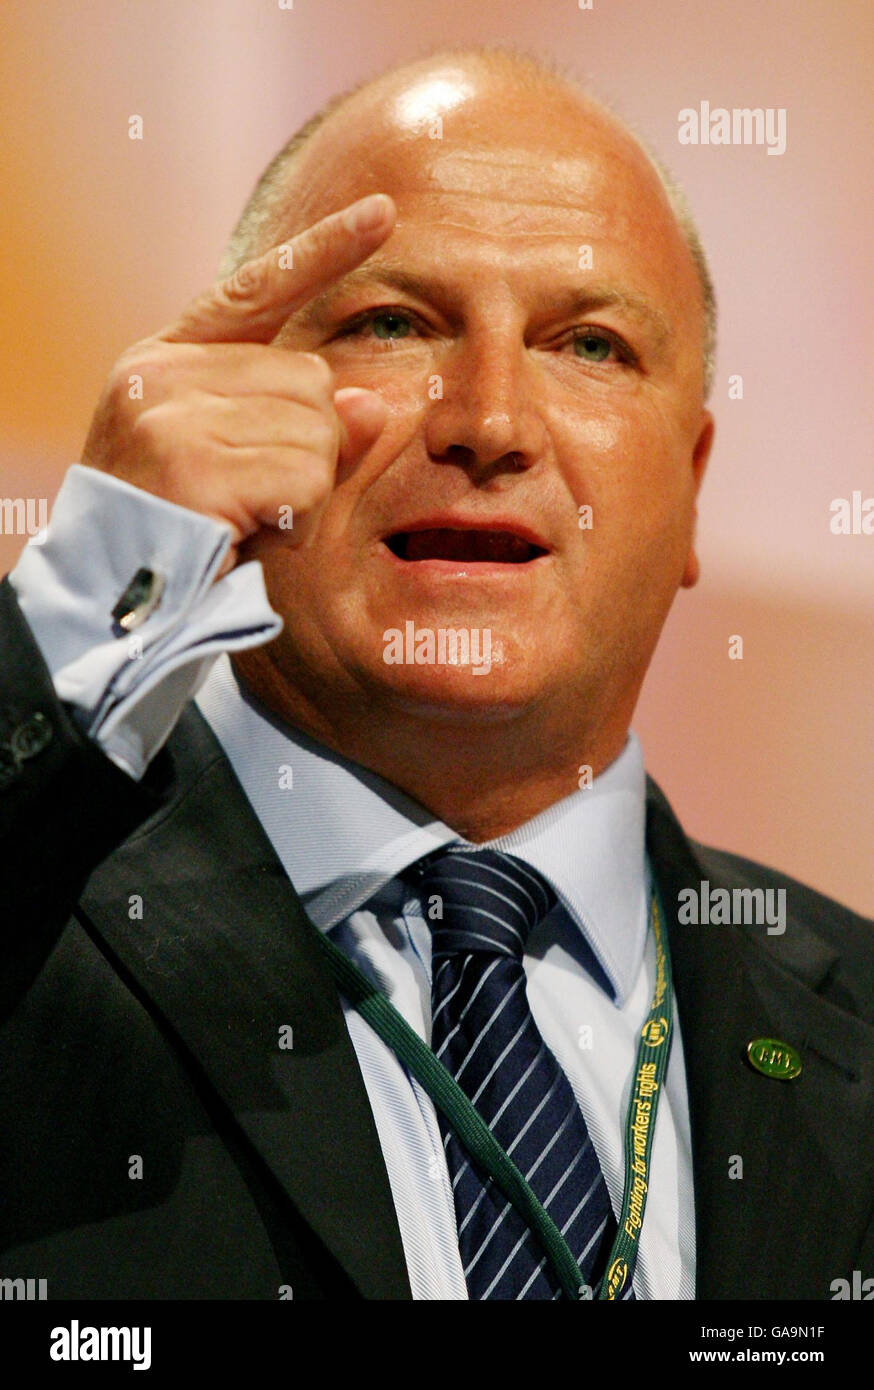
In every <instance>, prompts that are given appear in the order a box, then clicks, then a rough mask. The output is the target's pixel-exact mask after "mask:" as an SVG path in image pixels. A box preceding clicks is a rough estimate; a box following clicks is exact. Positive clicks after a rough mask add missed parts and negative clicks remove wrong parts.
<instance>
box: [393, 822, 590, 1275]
mask: <svg viewBox="0 0 874 1390" xmlns="http://www.w3.org/2000/svg"><path fill="white" fill-rule="evenodd" d="M419 872H420V874H421V888H420V891H421V896H422V903H423V906H424V907H425V910H426V914H427V918H428V921H429V925H430V926H431V928H432V933H433V975H432V986H431V1006H432V1031H431V1047H432V1049H433V1051H434V1052H435V1053H436V1054H437V1056H438V1057H439V1058H440V1060H441V1062H442V1063H443V1064H444V1066H445V1067H447V1068H448V1070H449V1071H450V1072H451V1073H452V1075H453V1076H454V1077H455V1079H456V1081H457V1082H458V1084H459V1085H460V1086H461V1088H462V1089H463V1090H464V1092H465V1093H466V1095H467V1096H468V1098H469V1100H470V1101H471V1102H472V1103H473V1105H475V1106H476V1108H477V1110H478V1111H479V1112H480V1114H481V1115H482V1117H483V1119H484V1120H485V1121H486V1123H487V1124H488V1126H489V1128H490V1129H491V1130H492V1133H493V1134H494V1135H495V1138H496V1139H497V1140H498V1142H499V1143H500V1144H501V1145H502V1146H503V1148H504V1150H505V1151H506V1153H508V1154H509V1156H510V1158H512V1160H513V1162H514V1163H515V1164H516V1166H517V1168H519V1169H520V1170H521V1171H522V1173H523V1174H524V1175H525V1177H526V1178H527V1180H528V1183H529V1185H530V1186H531V1187H532V1188H533V1190H534V1192H535V1194H536V1195H537V1197H538V1198H539V1200H540V1202H541V1204H542V1205H543V1206H544V1207H545V1208H546V1210H547V1212H548V1213H549V1215H550V1216H551V1217H552V1219H553V1221H554V1222H555V1224H556V1225H557V1226H558V1228H559V1230H560V1231H561V1232H562V1234H563V1235H564V1237H565V1240H566V1241H567V1243H568V1245H569V1246H570V1248H571V1251H572V1252H573V1254H574V1256H575V1257H576V1259H577V1261H578V1263H579V1265H580V1269H581V1271H582V1277H581V1282H583V1281H585V1282H586V1283H587V1284H589V1285H590V1287H592V1288H594V1286H595V1285H596V1283H597V1281H598V1280H599V1279H600V1277H601V1275H602V1273H603V1269H604V1264H605V1262H606V1260H607V1256H608V1254H609V1251H610V1248H611V1246H612V1242H613V1239H614V1237H615V1233H616V1222H615V1219H614V1217H613V1213H612V1211H611V1209H610V1199H609V1197H608V1194H607V1188H606V1184H605V1182H604V1177H603V1174H602V1172H601V1168H600V1165H599V1163H598V1159H597V1156H596V1154H595V1150H594V1148H593V1146H592V1141H591V1139H590V1138H589V1134H588V1130H587V1129H586V1123H585V1120H584V1119H583V1116H582V1114H581V1112H580V1109H579V1106H578V1105H577V1103H576V1100H575V1098H574V1094H573V1092H572V1090H571V1087H570V1084H569V1082H568V1080H567V1078H566V1076H565V1074H564V1072H563V1071H562V1070H561V1068H560V1067H559V1065H558V1063H557V1062H556V1060H555V1057H554V1056H553V1054H552V1053H551V1052H550V1050H549V1048H548V1047H547V1046H546V1044H545V1042H544V1041H543V1038H542V1037H541V1036H540V1033H539V1032H538V1030H537V1025H536V1024H535V1022H534V1019H533V1017H532V1014H531V1010H530V1008H529V1006H528V998H527V995H526V992H525V970H524V966H523V963H522V958H523V953H524V950H525V943H526V941H527V939H528V935H529V933H530V932H531V930H532V929H533V928H534V926H535V925H536V923H537V922H539V921H540V920H541V919H542V918H543V917H544V916H545V915H546V913H547V912H549V911H550V910H551V909H552V907H553V906H554V904H555V901H556V899H555V895H554V893H553V892H552V889H551V888H550V887H549V886H548V884H547V883H546V882H545V881H544V880H543V879H542V878H541V877H540V876H539V875H538V874H537V873H535V871H534V870H533V869H530V868H528V866H527V865H525V864H523V863H522V862H521V861H520V860H518V859H516V858H514V857H513V856H511V855H509V854H503V853H499V852H498V851H497V850H490V849H483V850H475V849H468V848H466V847H464V846H455V847H452V848H449V849H446V850H441V851H440V852H439V854H437V855H433V856H429V857H428V858H426V859H425V860H423V861H421V864H420V866H419ZM435 899H437V900H439V902H440V904H441V905H442V914H443V915H442V919H441V918H440V917H439V911H440V908H439V907H438V906H437V903H436V902H435ZM439 1119H440V1127H441V1131H442V1134H443V1142H444V1147H445V1150H446V1160H447V1164H448V1168H449V1175H450V1178H451V1180H452V1189H453V1195H454V1199H455V1214H456V1220H457V1225H458V1242H459V1249H460V1251H461V1258H462V1263H463V1265H464V1276H465V1279H466V1281H467V1287H468V1292H469V1294H470V1297H471V1298H472V1299H521V1298H525V1299H528V1298H537V1299H550V1298H551V1299H557V1298H559V1297H560V1296H561V1288H560V1285H559V1283H558V1280H557V1278H556V1276H555V1274H554V1272H553V1270H552V1268H551V1266H550V1265H549V1264H548V1263H547V1260H546V1257H545V1255H544V1253H543V1250H542V1247H541V1246H540V1244H539V1242H538V1241H537V1239H536V1237H535V1236H533V1235H532V1234H531V1232H530V1230H529V1229H528V1226H527V1225H526V1223H525V1222H524V1221H523V1219H522V1217H521V1216H519V1214H518V1213H517V1212H516V1210H515V1209H514V1208H513V1207H512V1206H511V1205H510V1204H509V1203H508V1202H507V1200H506V1198H505V1197H504V1195H503V1193H502V1192H501V1191H500V1190H499V1188H497V1187H496V1186H495V1184H494V1183H493V1181H492V1179H491V1178H489V1177H487V1176H486V1175H485V1174H481V1173H480V1172H479V1171H478V1170H477V1169H476V1168H474V1167H473V1166H472V1165H471V1163H470V1160H469V1159H468V1157H467V1155H466V1153H465V1151H464V1149H462V1147H461V1145H460V1144H459V1142H458V1140H457V1139H456V1138H455V1135H454V1134H453V1133H452V1131H451V1130H450V1129H449V1128H448V1126H447V1124H446V1122H445V1120H444V1119H443V1117H442V1115H441V1116H439Z"/></svg>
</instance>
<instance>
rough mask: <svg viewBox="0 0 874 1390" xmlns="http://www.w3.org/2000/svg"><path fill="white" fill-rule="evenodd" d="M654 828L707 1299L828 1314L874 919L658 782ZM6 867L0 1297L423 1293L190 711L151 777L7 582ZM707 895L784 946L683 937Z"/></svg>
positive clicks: (849, 1254) (256, 827) (357, 1084)
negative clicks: (696, 822) (733, 894)
mask: <svg viewBox="0 0 874 1390" xmlns="http://www.w3.org/2000/svg"><path fill="white" fill-rule="evenodd" d="M828 832H829V828H828V827H826V828H825V830H824V833H828ZM647 835H648V846H649V853H650V856H651V862H652V864H653V867H654V871H655V874H656V877H657V880H658V883H659V886H660V889H661V894H662V897H663V900H664V904H665V907H666V910H667V915H668V928H669V936H670V941H671V950H672V957H673V968H674V977H675V989H676V999H677V1007H678V1012H679V1017H680V1021H681V1026H682V1034H683V1044H684V1054H685V1064H686V1072H687V1078H688V1088H689V1102H690V1114H691V1132H692V1144H693V1162H694V1186H695V1212H696V1221H697V1245H698V1249H697V1258H698V1284H697V1295H698V1297H699V1298H702V1299H733V1298H749V1297H752V1298H756V1297H760V1298H775V1297H776V1298H793V1299H794V1298H816V1299H827V1298H829V1297H830V1296H831V1294H830V1283H831V1281H832V1280H834V1279H837V1278H840V1277H845V1278H852V1271H853V1270H854V1269H860V1270H861V1271H862V1272H863V1273H867V1274H869V1275H871V1274H874V1225H872V1215H874V1211H872V1208H874V1142H872V1131H874V1125H872V1121H874V937H872V936H871V926H872V924H871V923H869V922H866V921H864V920H863V919H862V918H860V917H858V916H856V915H855V914H854V913H852V912H849V911H848V910H846V909H845V908H843V907H840V906H838V905H837V904H835V903H833V902H831V901H830V900H828V899H826V898H824V897H822V896H820V895H819V894H817V893H814V892H812V891H811V890H810V889H808V888H804V887H802V886H801V885H799V884H797V883H795V882H793V881H792V880H790V879H787V878H784V877H783V876H782V875H780V874H778V873H775V872H773V871H772V870H769V869H765V868H761V867H759V866H757V865H754V864H751V863H748V862H747V861H744V860H741V859H737V858H735V857H734V856H731V855H727V854H721V853H717V852H714V851H712V850H707V849H704V848H703V847H701V846H699V845H695V844H693V843H691V842H690V841H689V840H688V839H687V838H686V836H685V835H684V833H683V831H682V829H681V828H680V826H679V824H678V823H677V821H676V819H675V817H674V815H673V813H672V811H671V809H670V807H669V806H668V804H667V802H666V800H665V798H664V797H663V795H662V794H661V792H660V791H659V789H658V788H657V787H656V786H655V785H654V784H652V783H651V784H650V785H649V789H648V802H647ZM0 864H2V888H0V895H2V896H0V901H2V936H0V952H2V970H0V1020H2V1030H0V1057H2V1077H0V1192H2V1194H3V1200H2V1202H0V1252H2V1253H0V1277H5V1278H12V1277H33V1278H46V1279H47V1280H48V1296H49V1298H149V1299H167V1298H219V1299H276V1298H277V1297H279V1296H280V1292H279V1291H280V1289H281V1288H282V1287H283V1286H290V1288H291V1290H292V1291H293V1296H294V1297H295V1298H343V1297H350V1298H351V1297H364V1298H369V1299H408V1298H409V1297H410V1286H409V1281H408V1277H407V1272H406V1267H405V1263H404V1256H403V1250H402V1246H401V1240H400V1235H399V1231H398V1225H397V1220H396V1217H395V1212H394V1208H393V1205H392V1199H391V1192H390V1188H389V1182H388V1177H387V1174H386V1169H385V1165H384V1162H383V1158H382V1153H381V1150H380V1145H379V1141H378V1138H377V1134H376V1130H375V1127H374V1122H373V1118H372V1115H371V1111H370V1107H369V1104H368V1100H367V1095H366V1092H365V1089H364V1085H363V1082H362V1078H361V1074H360V1072H359V1068H358V1065H357V1061H356V1057H355V1053H354V1051H353V1049H352V1046H351V1043H350V1041H349V1037H348V1034H347V1031H346V1027H345V1024H344V1020H343V1014H342V1011H341V1005H340V999H339V997H338V994H337V991H336V988H335V986H334V984H333V982H332V980H331V978H330V977H329V976H328V974H327V973H326V969H325V966H324V964H323V961H322V959H321V956H320V954H319V952H318V949H317V947H315V946H314V943H313V941H312V940H311V938H310V935H309V932H308V930H307V929H306V928H305V926H304V924H303V922H304V917H303V909H302V907H301V904H300V901H299V900H298V897H297V895H296V893H295V891H294V887H293V886H292V884H291V883H290V882H289V881H288V879H287V877H286V876H285V873H284V871H283V869H282V867H281V866H280V864H279V861H278V860H277V858H276V855H275V854H274V852H273V850H272V848H271V846H270V844H269V842H268V840H267V837H266V836H265V834H264V832H263V830H262V829H261V826H260V823H259V822H258V820H257V818H256V817H255V815H254V813H253V811H252V809H251V807H250V805H249V803H248V801H247V800H246V798H245V796H244V795H243V792H242V791H241V789H240V787H239V784H238V783H237V781H236V779H235V777H234V774H233V772H232V770H231V768H230V766H229V764H228V762H227V760H226V759H225V757H224V755H223V753H222V751H221V749H220V747H219V745H218V744H217V742H216V740H215V739H214V737H213V735H212V733H211V731H210V729H209V727H208V726H207V724H206V723H205V721H204V720H203V719H202V718H201V717H200V715H199V714H198V713H197V711H196V709H195V708H194V707H193V706H191V707H189V709H188V711H187V712H186V714H185V715H184V716H183V718H182V720H181V721H180V723H179V725H178V726H177V729H176V731H175V732H174V734H173V736H172V738H171V739H170V742H169V744H168V746H167V748H165V749H164V750H163V752H162V753H161V754H160V755H159V757H158V758H157V759H156V760H155V762H154V763H153V764H152V767H151V768H150V770H149V773H148V774H147V776H146V778H145V779H144V781H143V783H141V784H139V785H137V784H135V783H134V782H133V781H132V780H131V779H129V778H128V777H126V776H125V775H124V774H123V773H122V772H120V771H119V770H118V769H116V768H115V767H114V766H113V765H112V764H111V763H110V762H109V760H108V759H107V758H105V757H104V755H103V754H102V753H101V752H100V751H99V750H98V749H97V748H96V747H95V746H94V745H93V744H92V743H90V742H89V740H88V739H87V738H85V737H84V736H83V734H82V733H81V731H80V730H79V729H78V727H77V725H76V723H75V722H74V720H73V719H72V718H71V715H70V711H69V710H68V709H66V708H65V707H64V706H63V705H62V704H60V703H59V701H58V700H57V698H56V696H55V693H54V689H53V686H52V683H51V679H50V677H49V675H48V672H47V671H46V669H45V665H44V663H43V660H42V658H41V655H40V653H39V650H38V649H37V647H36V645H35V643H34V641H33V638H32V636H31V634H30V631H29V629H28V627H27V625H26V623H25V621H24V619H23V616H22V615H21V612H20V610H19V608H18V605H17V603H16V600H15V597H14V594H13V592H12V590H11V588H10V586H9V585H8V583H4V584H3V585H2V586H0ZM703 879H708V880H709V881H710V884H711V888H712V889H715V888H716V887H719V886H724V887H728V888H732V887H742V886H762V887H774V888H779V887H785V888H786V889H787V890H788V914H789V916H788V923H787V927H786V931H785V934H783V935H782V936H777V935H774V936H769V935H767V933H766V931H765V928H764V927H747V928H738V927H724V926H705V927H693V926H681V925H679V924H678V922H677V920H676V918H677V903H678V894H679V892H680V890H681V889H682V888H683V887H687V886H692V887H694V888H696V889H697V888H698V886H699V884H700V882H701V880H703ZM140 904H141V907H140ZM284 1025H290V1026H291V1027H292V1029H293V1048H292V1049H291V1050H282V1049H281V1048H280V1047H279V1030H280V1028H281V1027H283V1026H284ZM762 1036H771V1037H776V1038H779V1039H783V1040H785V1041H787V1042H790V1043H792V1044H793V1045H794V1046H795V1047H797V1048H798V1049H799V1051H800V1052H801V1054H802V1057H803V1068H804V1069H803V1072H802V1075H801V1076H800V1077H799V1078H798V1079H797V1080H795V1081H791V1082H785V1081H775V1080H771V1079H768V1078H766V1077H763V1076H761V1075H760V1074H758V1073H757V1072H755V1071H754V1070H753V1069H752V1068H751V1067H750V1066H749V1064H748V1062H747V1061H746V1060H745V1049H746V1044H747V1043H748V1042H749V1041H750V1040H751V1039H752V1038H754V1037H762ZM733 1155H740V1157H741V1158H742V1160H743V1176H742V1178H738V1177H734V1178H732V1177H730V1176H729V1172H730V1164H731V1161H732V1156H733ZM135 1156H138V1157H139V1159H140V1160H141V1164H140V1166H139V1169H138V1166H137V1163H136V1157H135ZM735 1167H736V1165H735ZM137 1171H140V1172H141V1176H131V1174H132V1173H136V1172H137Z"/></svg>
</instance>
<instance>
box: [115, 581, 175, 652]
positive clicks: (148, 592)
mask: <svg viewBox="0 0 874 1390" xmlns="http://www.w3.org/2000/svg"><path fill="white" fill-rule="evenodd" d="M163 592H164V576H163V575H162V574H159V573H158V571H157V570H150V569H145V568H143V569H138V570H137V572H136V574H135V575H134V577H133V579H132V580H131V581H130V583H129V584H128V586H127V588H126V589H125V590H124V593H123V594H122V596H121V598H120V599H119V600H118V603H117V604H116V605H115V607H114V608H113V610H112V618H113V620H114V623H115V627H116V629H120V630H121V631H120V632H119V633H117V635H119V636H120V635H121V633H124V632H132V631H133V629H134V628H136V627H140V626H141V624H142V623H144V622H145V621H146V619H147V618H148V617H150V616H151V615H152V613H154V611H155V609H156V608H157V607H158V604H159V603H160V602H161V595H162V594H163Z"/></svg>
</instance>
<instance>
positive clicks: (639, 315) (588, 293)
mask: <svg viewBox="0 0 874 1390" xmlns="http://www.w3.org/2000/svg"><path fill="white" fill-rule="evenodd" d="M356 288H365V289H366V288H373V289H380V288H384V289H394V290H400V291H402V292H403V293H404V294H408V295H409V296H410V297H411V298H414V299H426V300H433V299H434V298H435V296H436V297H437V298H442V299H444V300H445V299H446V298H447V297H451V292H447V289H446V287H445V286H443V285H442V284H441V282H440V281H437V280H434V279H431V278H429V277H427V276H425V275H417V274H415V273H414V272H412V271H410V270H408V269H406V268H405V267H404V266H403V265H402V264H400V263H399V262H389V261H383V262H381V263H378V264H375V265H371V264H365V265H360V266H356V267H355V269H354V270H350V271H349V272H348V274H346V275H344V276H343V277H342V279H340V280H337V281H336V282H335V283H334V284H333V285H330V286H329V287H328V289H327V290H325V291H324V292H323V293H322V294H320V295H317V296H316V297H315V298H314V299H311V300H310V301H309V303H308V304H306V305H304V307H303V308H302V309H301V310H299V311H298V313H297V315H296V316H295V317H296V318H297V321H298V323H306V324H312V325H313V326H316V327H325V326H326V323H327V320H328V318H329V316H330V312H331V309H332V307H333V305H334V304H335V303H336V301H337V300H338V299H340V298H341V297H342V296H343V295H344V294H346V293H347V292H348V291H349V290H354V289H356ZM538 303H539V307H542V308H546V309H548V310H550V311H551V312H552V313H554V314H555V315H556V316H557V317H561V318H565V317H568V318H570V317H573V316H574V315H575V314H587V313H592V312H594V311H597V310H598V309H621V310H622V311H623V312H625V313H627V314H630V315H631V316H632V317H633V318H636V319H638V320H640V321H641V322H642V323H643V324H644V325H646V326H648V327H649V328H650V329H651V331H652V332H653V334H654V336H655V338H656V341H657V345H658V346H661V345H662V344H663V343H664V342H665V341H666V340H667V339H668V338H669V337H670V335H671V331H672V326H671V323H670V321H669V320H668V318H667V317H666V316H665V314H663V313H662V311H661V309H659V308H658V307H657V306H656V305H655V304H653V303H652V301H651V300H650V299H649V298H647V296H646V295H643V294H639V293H638V292H637V291H635V290H625V289H620V288H619V287H618V286H616V285H608V284H592V285H587V286H584V287H581V286H578V285H574V286H570V287H567V288H565V289H559V290H551V291H549V292H548V293H547V294H546V295H545V296H543V297H542V298H541V299H540V300H539V302H538Z"/></svg>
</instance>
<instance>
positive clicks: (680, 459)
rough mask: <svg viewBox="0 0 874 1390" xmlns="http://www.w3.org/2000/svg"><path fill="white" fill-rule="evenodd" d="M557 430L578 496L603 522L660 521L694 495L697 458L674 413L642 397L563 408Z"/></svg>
mask: <svg viewBox="0 0 874 1390" xmlns="http://www.w3.org/2000/svg"><path fill="white" fill-rule="evenodd" d="M552 436H553V439H554V440H555V441H556V451H557V454H558V457H559V458H560V459H563V460H564V461H565V469H566V478H567V482H568V485H569V487H570V488H571V490H572V492H573V493H574V496H575V498H576V499H577V501H578V502H579V503H584V502H587V503H589V504H591V505H592V507H593V509H594V510H595V511H596V512H598V511H600V514H601V520H602V523H604V524H605V526H610V527H611V528H615V527H617V526H624V527H625V528H626V529H628V528H627V523H628V520H629V518H630V517H631V518H633V520H634V523H635V527H637V526H642V527H644V528H645V527H646V524H647V519H648V518H651V519H652V521H653V523H654V524H655V525H656V526H657V527H658V526H660V525H661V524H662V521H663V518H664V516H665V515H667V514H670V513H672V512H675V511H676V510H677V508H678V506H679V507H680V509H681V510H682V506H681V503H682V500H683V499H684V498H686V497H687V496H688V495H690V490H691V484H692V474H691V458H690V459H689V460H688V461H687V460H686V458H685V454H686V452H687V450H686V447H685V446H684V442H683V440H682V438H681V432H680V430H679V429H678V425H677V420H676V412H675V411H674V412H673V413H672V412H669V411H667V410H662V409H660V408H659V405H658V403H656V402H653V401H647V400H645V399H643V398H642V397H641V396H640V395H635V397H634V398H624V399H623V400H621V401H616V402H612V401H611V402H605V401H603V400H599V401H598V402H597V403H595V405H594V408H591V409H588V408H582V409H581V408H580V407H579V406H577V407H576V408H575V409H569V410H564V411H562V412H561V414H560V415H557V416H554V417H553V421H552Z"/></svg>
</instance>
